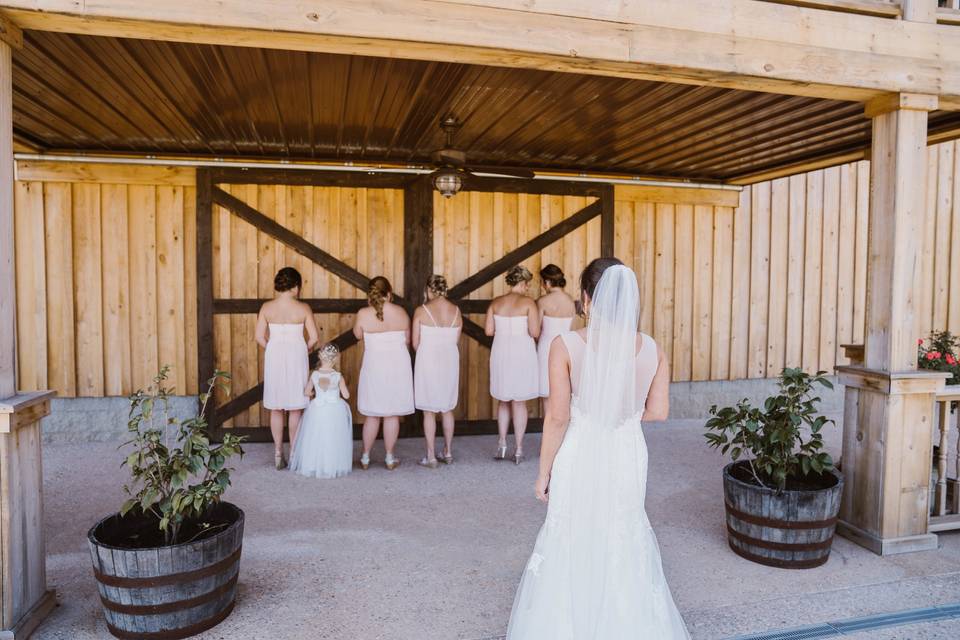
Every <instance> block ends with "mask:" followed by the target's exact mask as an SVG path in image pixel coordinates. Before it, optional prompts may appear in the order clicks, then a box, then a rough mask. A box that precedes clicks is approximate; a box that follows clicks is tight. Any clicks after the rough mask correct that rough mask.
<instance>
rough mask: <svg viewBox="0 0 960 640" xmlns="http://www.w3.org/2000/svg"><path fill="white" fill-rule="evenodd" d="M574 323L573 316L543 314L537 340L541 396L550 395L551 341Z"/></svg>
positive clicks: (568, 329)
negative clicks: (563, 316) (549, 364)
mask: <svg viewBox="0 0 960 640" xmlns="http://www.w3.org/2000/svg"><path fill="white" fill-rule="evenodd" d="M571 324H573V318H572V317H570V318H555V317H553V316H543V323H542V324H541V325H540V339H539V340H538V341H537V362H538V366H539V369H540V397H541V398H546V397H548V396H549V395H550V370H549V367H548V361H549V359H550V343H551V342H553V339H554V338H556V337H557V336H558V335H560V334H561V333H566V332H567V331H570V325H571Z"/></svg>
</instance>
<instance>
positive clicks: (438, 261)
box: [433, 192, 600, 420]
mask: <svg viewBox="0 0 960 640" xmlns="http://www.w3.org/2000/svg"><path fill="white" fill-rule="evenodd" d="M592 200H593V199H592V198H590V199H588V198H585V197H578V196H546V195H544V196H540V195H528V194H520V195H517V194H505V193H477V192H468V193H460V194H457V195H456V196H454V197H452V198H448V199H445V198H443V197H442V196H440V195H439V194H436V196H435V197H434V225H433V238H434V261H433V270H434V272H435V273H439V274H443V275H444V276H445V277H446V278H447V282H448V283H449V284H450V286H453V285H454V284H456V283H457V282H459V281H461V280H463V279H464V278H466V277H467V276H469V275H471V274H473V273H474V272H476V271H478V270H479V269H481V268H482V267H484V266H485V265H487V264H489V263H491V262H493V261H494V260H496V259H497V258H499V257H500V256H502V255H503V254H505V253H508V252H509V251H511V250H513V249H515V248H516V247H518V246H519V245H522V244H524V243H525V242H527V241H528V240H530V239H531V238H533V237H534V236H537V235H539V234H540V233H542V232H544V231H546V230H547V229H549V228H550V227H553V226H555V225H556V224H558V223H559V222H561V221H562V220H563V219H565V218H567V217H569V216H571V215H573V214H574V213H576V212H577V211H579V210H580V209H582V208H583V207H585V206H587V205H588V204H590V202H591V201H592ZM599 252H600V219H599V218H595V219H593V220H591V221H590V222H588V223H587V224H586V225H584V226H582V227H580V228H579V229H577V230H576V231H574V232H573V233H570V234H568V235H567V236H565V237H564V238H563V239H562V240H559V241H557V242H555V243H553V244H552V245H550V246H548V247H547V248H546V249H544V250H543V251H541V252H540V253H539V254H536V255H534V256H533V257H531V258H529V259H528V260H526V261H524V262H523V263H522V264H523V265H524V266H526V267H527V268H528V269H530V271H531V272H532V273H533V274H534V276H535V279H534V283H533V286H532V287H531V294H532V295H539V278H538V277H537V274H538V273H539V271H540V268H541V267H542V266H544V265H547V264H549V263H551V262H552V263H554V264H556V265H557V266H559V267H560V268H561V269H563V271H564V273H565V274H567V281H568V284H567V290H568V291H569V292H571V293H573V292H575V290H576V287H575V281H576V278H577V276H578V275H579V273H580V271H582V270H583V268H584V267H585V266H586V264H587V262H588V261H589V260H590V259H592V258H594V257H596V256H597V255H598V254H599ZM574 274H576V275H574ZM507 289H508V287H507V285H506V282H505V281H504V278H503V276H501V277H499V278H496V279H494V281H493V282H490V283H488V284H486V285H484V286H482V287H480V288H479V289H477V290H476V291H475V292H473V293H472V294H471V295H469V296H468V298H469V299H474V300H477V299H490V298H493V297H496V296H499V295H502V294H504V293H506V292H507ZM468 317H469V318H471V319H472V320H474V321H475V322H477V323H479V324H481V325H482V324H483V322H484V316H482V315H470V316H468ZM489 362H490V352H489V350H487V349H486V348H484V347H482V346H480V345H479V344H478V343H477V342H476V341H475V340H472V339H470V338H467V337H465V336H464V337H461V339H460V398H461V399H462V401H461V403H460V405H459V406H458V407H457V417H458V418H466V419H471V420H474V419H485V418H491V417H495V416H496V413H495V411H496V406H495V401H494V400H493V398H492V397H491V396H490V378H489ZM537 404H539V403H531V405H530V408H531V410H532V411H533V413H532V415H538V412H539V407H538V406H534V405H537Z"/></svg>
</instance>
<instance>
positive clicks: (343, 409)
mask: <svg viewBox="0 0 960 640" xmlns="http://www.w3.org/2000/svg"><path fill="white" fill-rule="evenodd" d="M352 467H353V419H352V417H351V415H350V406H349V405H348V404H347V403H346V402H344V401H343V400H340V399H338V400H337V401H336V402H329V401H325V400H323V399H319V400H313V401H312V402H311V403H310V404H309V406H307V410H306V411H304V412H303V420H302V421H301V422H300V430H299V431H298V432H297V441H296V442H295V443H294V445H293V452H292V454H291V456H290V470H291V471H295V472H297V473H299V474H301V475H304V476H309V477H316V478H337V477H339V476H345V475H347V474H348V473H350V470H351V468H352Z"/></svg>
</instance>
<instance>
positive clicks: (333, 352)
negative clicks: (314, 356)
mask: <svg viewBox="0 0 960 640" xmlns="http://www.w3.org/2000/svg"><path fill="white" fill-rule="evenodd" d="M319 356H320V358H319V359H320V362H323V361H326V362H336V360H337V358H338V357H339V356H340V349H338V348H337V345H335V344H333V343H332V342H328V343H326V344H325V345H323V346H322V347H320V352H319ZM318 364H319V363H318Z"/></svg>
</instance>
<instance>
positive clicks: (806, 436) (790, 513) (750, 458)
mask: <svg viewBox="0 0 960 640" xmlns="http://www.w3.org/2000/svg"><path fill="white" fill-rule="evenodd" d="M825 373H826V372H824V371H818V372H817V373H816V375H813V376H811V375H810V374H807V373H805V372H803V371H802V370H801V369H790V368H787V369H784V370H783V373H781V374H780V382H779V386H780V390H779V393H778V394H777V395H774V396H771V397H769V398H767V400H766V402H764V405H763V408H762V409H761V408H757V407H753V406H751V405H750V403H749V402H748V401H747V400H742V401H740V402H739V403H737V405H736V406H733V407H724V408H722V409H718V408H717V407H716V405H714V406H713V407H711V408H710V414H711V416H712V417H711V418H710V419H709V420H708V421H707V423H706V429H707V433H706V438H707V441H708V442H709V443H710V446H712V447H715V448H718V449H720V450H721V452H722V453H724V454H728V455H729V456H730V458H731V459H732V462H731V463H730V464H728V465H727V466H726V467H724V469H723V493H724V498H725V506H726V520H727V534H728V535H727V540H728V542H729V544H730V548H731V549H733V551H734V553H736V554H738V555H740V556H742V557H744V558H747V559H748V560H752V561H754V562H759V563H760V564H764V565H769V566H773V567H783V568H789V569H806V568H810V567H816V566H819V565H821V564H823V563H825V562H826V561H827V558H828V557H829V556H830V546H831V544H832V542H833V533H834V528H835V525H836V522H837V512H838V511H839V509H840V497H841V494H842V492H843V478H842V477H841V476H840V474H839V473H838V472H837V471H836V470H835V469H834V466H833V460H832V459H831V458H830V455H829V454H828V453H827V452H825V451H823V434H822V430H823V428H824V427H825V426H826V425H827V424H829V423H832V422H833V421H832V420H828V419H827V418H825V417H824V416H822V415H818V414H817V403H819V402H820V398H819V397H816V396H814V395H813V392H814V388H815V386H816V385H820V386H822V387H826V388H831V389H832V388H833V385H832V384H831V383H830V381H829V380H827V379H826V378H825V377H824V376H825Z"/></svg>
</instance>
